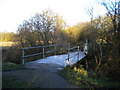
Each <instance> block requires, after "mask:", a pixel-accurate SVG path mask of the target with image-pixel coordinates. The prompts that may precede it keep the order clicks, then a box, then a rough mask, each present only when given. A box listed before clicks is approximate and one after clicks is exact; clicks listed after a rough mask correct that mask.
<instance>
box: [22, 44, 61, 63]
mask: <svg viewBox="0 0 120 90" xmlns="http://www.w3.org/2000/svg"><path fill="white" fill-rule="evenodd" d="M59 45H63V44H52V45H45V46H35V47H25V48H22V63H23V64H24V62H25V61H24V58H27V57H31V56H36V55H40V54H43V58H44V56H45V55H44V54H45V53H51V52H55V54H56V51H57V50H56V47H57V46H59ZM52 46H53V47H55V48H54V50H51V51H47V52H45V51H44V48H45V47H52ZM33 48H43V52H42V53H36V54H30V55H25V51H24V50H26V49H33Z"/></svg>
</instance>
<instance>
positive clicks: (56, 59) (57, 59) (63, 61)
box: [28, 51, 85, 67]
mask: <svg viewBox="0 0 120 90" xmlns="http://www.w3.org/2000/svg"><path fill="white" fill-rule="evenodd" d="M83 57H85V54H84V53H83V52H82V51H80V52H79V57H78V52H70V59H69V62H68V60H67V59H68V54H62V55H54V56H49V57H46V58H44V59H39V60H36V61H31V62H28V63H46V64H50V63H52V64H58V65H61V66H63V67H66V66H67V65H68V64H70V65H73V64H75V63H76V62H78V58H79V60H81V59H82V58H83Z"/></svg>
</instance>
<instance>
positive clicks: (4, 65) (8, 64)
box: [2, 62, 24, 71]
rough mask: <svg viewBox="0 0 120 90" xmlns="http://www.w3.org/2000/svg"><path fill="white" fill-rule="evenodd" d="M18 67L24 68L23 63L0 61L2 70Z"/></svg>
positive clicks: (17, 68)
mask: <svg viewBox="0 0 120 90" xmlns="http://www.w3.org/2000/svg"><path fill="white" fill-rule="evenodd" d="M19 69H24V65H22V64H15V63H11V62H3V63H2V71H10V70H19Z"/></svg>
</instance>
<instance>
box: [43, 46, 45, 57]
mask: <svg viewBox="0 0 120 90" xmlns="http://www.w3.org/2000/svg"><path fill="white" fill-rule="evenodd" d="M44 53H45V49H44V46H43V58H44V57H45V55H44Z"/></svg>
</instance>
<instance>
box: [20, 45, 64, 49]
mask: <svg viewBox="0 0 120 90" xmlns="http://www.w3.org/2000/svg"><path fill="white" fill-rule="evenodd" d="M58 45H63V44H52V45H44V46H35V47H25V48H22V49H32V48H40V47H51V46H58Z"/></svg>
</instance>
